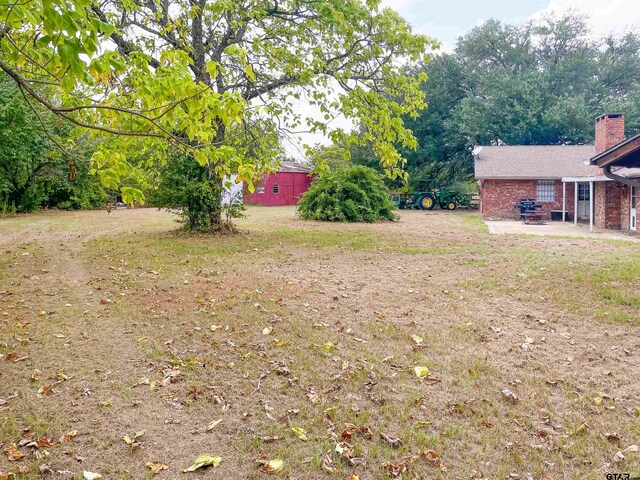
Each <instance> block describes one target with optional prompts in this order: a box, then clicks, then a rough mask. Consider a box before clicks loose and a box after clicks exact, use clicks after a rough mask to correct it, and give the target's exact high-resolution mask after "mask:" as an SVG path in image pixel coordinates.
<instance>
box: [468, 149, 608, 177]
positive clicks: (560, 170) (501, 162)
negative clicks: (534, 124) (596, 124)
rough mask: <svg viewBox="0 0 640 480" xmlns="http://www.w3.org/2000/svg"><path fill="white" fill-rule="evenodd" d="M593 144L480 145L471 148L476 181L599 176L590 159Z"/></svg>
mask: <svg viewBox="0 0 640 480" xmlns="http://www.w3.org/2000/svg"><path fill="white" fill-rule="evenodd" d="M594 154H595V147H594V146H593V145H514V146H511V145H509V146H507V145H504V146H483V147H476V148H475V149H474V164H475V176H476V178H477V179H486V178H494V179H522V180H529V179H532V180H533V179H542V180H559V179H561V178H562V177H590V176H596V175H599V174H600V170H599V169H598V167H597V166H596V165H590V164H589V160H590V159H591V157H593V156H594Z"/></svg>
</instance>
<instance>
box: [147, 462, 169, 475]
mask: <svg viewBox="0 0 640 480" xmlns="http://www.w3.org/2000/svg"><path fill="white" fill-rule="evenodd" d="M146 467H147V468H148V469H149V470H151V474H152V475H157V474H159V473H160V472H161V471H162V470H166V469H167V468H169V465H165V464H164V463H162V462H148V463H147V464H146Z"/></svg>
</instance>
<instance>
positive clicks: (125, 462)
mask: <svg viewBox="0 0 640 480" xmlns="http://www.w3.org/2000/svg"><path fill="white" fill-rule="evenodd" d="M249 213H250V216H249V218H248V219H246V220H243V221H242V222H241V228H242V229H243V230H245V231H246V232H247V233H244V234H242V235H238V236H233V237H215V238H207V237H196V238H189V237H185V236H181V235H180V236H178V235H174V234H171V233H170V230H171V229H172V228H175V224H174V223H173V219H172V217H171V216H170V215H168V214H165V213H163V212H157V211H155V210H140V211H122V212H117V215H119V216H118V217H117V219H116V217H110V216H109V217H107V216H106V213H105V212H82V214H81V215H78V214H65V213H56V214H53V215H52V214H45V215H42V216H41V217H40V216H37V215H34V216H29V217H25V218H24V219H23V218H22V217H17V218H15V219H11V220H9V221H6V220H4V221H2V222H0V229H1V231H2V233H3V247H2V248H3V250H4V255H3V256H2V258H1V259H0V353H2V354H3V355H4V356H5V358H0V399H1V400H2V401H1V402H0V414H1V415H2V420H1V424H0V426H1V428H0V443H1V444H2V445H0V447H1V448H0V450H2V449H7V448H8V447H9V446H11V445H12V444H13V443H15V444H16V448H17V451H18V452H20V453H21V454H23V455H24V457H23V458H21V459H19V460H17V461H15V462H14V461H12V462H10V461H8V456H9V455H8V454H6V453H3V454H2V455H0V472H8V471H14V472H15V471H16V470H17V468H18V467H21V468H23V469H25V472H26V470H27V469H28V473H23V474H22V475H23V477H25V478H40V473H39V469H40V468H43V469H44V470H46V471H49V470H50V471H51V472H53V473H52V474H51V476H52V478H79V476H80V475H81V474H82V471H83V470H87V471H92V472H100V473H101V474H102V475H103V476H104V478H147V477H150V475H151V474H150V469H149V468H148V467H146V466H145V465H146V464H147V463H148V462H161V463H163V464H166V465H167V466H168V469H167V470H163V471H161V473H160V474H159V478H163V477H164V478H202V477H203V476H204V477H207V478H209V477H210V478H267V476H266V474H265V473H263V471H262V470H261V463H260V462H261V461H262V462H267V461H268V460H272V459H282V460H283V461H284V467H283V471H282V473H280V476H282V477H283V478H297V479H317V478H336V479H338V478H340V479H344V478H351V476H352V475H354V474H355V475H358V476H359V478H367V479H369V478H390V477H392V476H393V475H396V474H397V475H398V476H401V477H402V478H505V477H509V476H511V477H510V478H545V477H546V478H554V479H561V478H567V479H569V478H599V477H602V476H603V475H604V473H605V472H607V471H615V472H623V471H626V472H634V471H637V470H638V468H640V460H639V459H640V456H639V455H638V453H635V452H633V451H632V450H633V449H631V450H629V451H627V452H626V453H624V456H625V459H624V460H622V461H620V462H616V461H614V457H615V456H616V454H617V452H618V451H623V450H624V449H625V448H627V447H629V446H630V445H633V444H637V443H638V442H637V438H638V433H639V432H640V425H639V423H638V422H639V420H638V416H639V415H640V404H639V402H638V398H640V385H639V384H638V381H637V378H639V375H640V367H639V364H640V358H639V357H638V352H639V351H640V342H639V341H638V328H639V327H638V326H637V325H636V324H635V323H634V322H633V319H635V318H637V317H638V314H639V308H638V306H637V305H635V304H634V302H633V298H634V297H633V296H626V297H624V298H617V297H614V298H611V299H607V297H603V296H599V294H598V292H599V290H601V289H602V288H603V287H605V286H609V287H611V286H612V285H613V286H615V287H616V288H617V289H620V290H623V291H629V292H632V291H634V289H637V288H640V285H638V278H637V277H634V276H633V275H624V274H623V273H619V274H618V273H617V272H618V270H620V268H618V269H613V270H610V269H608V266H609V265H612V262H614V261H619V259H620V258H624V259H625V260H624V262H623V265H624V267H625V268H624V270H626V271H627V272H633V271H635V270H634V269H636V268H640V258H638V254H637V252H635V251H634V250H633V246H632V245H629V244H626V245H625V244H622V245H618V244H611V243H604V242H598V241H594V240H586V239H585V240H582V239H576V240H566V239H551V238H513V237H496V236H491V235H488V234H487V233H486V232H485V231H484V229H483V228H482V225H481V222H480V221H479V219H478V217H476V216H475V215H474V214H472V213H465V212H453V213H448V212H406V213H404V214H403V216H402V219H401V220H400V221H399V222H393V223H379V224H372V225H336V224H321V223H315V222H304V221H301V220H299V219H298V218H296V217H295V215H294V212H293V210H292V209H290V208H273V209H266V208H252V209H250V211H249ZM112 215H113V213H112ZM105 218H106V220H105ZM25 222H26V223H25ZM134 232H137V233H134ZM7 238H11V239H12V240H11V241H8V240H6V239H7ZM618 265H619V264H618ZM575 292H579V298H578V299H577V302H576V301H575V298H574V297H575ZM13 352H15V353H16V354H17V356H15V355H11V354H12V353H13ZM7 358H9V359H10V360H11V361H8V360H7ZM13 360H18V361H13ZM415 367H420V368H419V369H418V370H416V369H415ZM425 368H426V369H428V371H429V373H428V374H426V375H424V376H423V378H418V377H417V373H416V372H418V373H420V374H421V375H422V374H423V373H424V372H425V370H424V369H425ZM36 370H37V371H38V372H39V373H37V372H36ZM46 387H50V389H47V388H46ZM505 390H508V391H509V392H511V393H512V394H514V395H515V397H511V396H509V395H506V394H505V393H503V391H505ZM38 392H40V394H39V393H38ZM14 395H15V396H14ZM218 420H220V422H219V423H216V422H217V421H218ZM211 425H214V426H213V427H211ZM210 427H211V428H210ZM300 429H301V430H300ZM69 432H76V434H75V435H73V436H70V437H69V438H68V439H67V440H66V441H64V442H63V443H58V442H59V440H60V439H61V438H62V437H63V436H64V435H65V433H69ZM136 432H137V433H138V434H140V433H141V432H144V434H143V435H142V436H139V437H138V438H137V439H135V437H136ZM301 432H302V433H301ZM125 435H128V437H129V439H130V440H131V439H135V441H132V442H131V443H132V445H130V444H127V442H125V441H124V440H123V437H124V436H125ZM42 438H46V439H49V440H51V441H52V443H53V442H55V443H56V444H55V445H53V446H48V445H47V444H46V443H45V442H40V443H41V445H42V446H40V447H38V446H37V445H36V446H28V445H29V441H35V440H38V439H42ZM304 438H306V440H304ZM7 451H10V450H7ZM45 452H46V453H45ZM201 453H207V454H211V455H216V456H220V457H221V458H222V462H221V463H220V465H219V466H218V467H215V468H209V470H207V471H204V473H198V472H195V473H189V474H182V473H180V471H181V470H182V469H184V468H186V467H188V466H189V465H190V464H191V462H192V461H193V460H194V459H195V458H196V457H197V456H198V455H200V454H201ZM403 471H404V473H402V472H403ZM516 475H518V476H519V477H516Z"/></svg>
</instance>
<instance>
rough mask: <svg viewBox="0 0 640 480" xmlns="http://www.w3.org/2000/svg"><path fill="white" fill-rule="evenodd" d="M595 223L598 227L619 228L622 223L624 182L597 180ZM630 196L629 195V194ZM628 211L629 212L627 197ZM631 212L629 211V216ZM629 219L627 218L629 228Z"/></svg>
mask: <svg viewBox="0 0 640 480" xmlns="http://www.w3.org/2000/svg"><path fill="white" fill-rule="evenodd" d="M594 190H595V192H594V196H593V198H594V199H595V202H594V206H593V208H594V215H593V224H594V225H595V226H596V227H597V228H610V229H616V230H619V229H620V228H621V227H622V225H623V222H622V218H621V217H622V212H623V210H624V209H623V207H622V203H623V200H622V199H623V197H624V195H622V184H621V183H618V182H595V184H594ZM627 197H628V195H627ZM627 212H629V207H628V198H627ZM628 216H629V214H628V213H627V217H628ZM628 225H629V220H627V228H628Z"/></svg>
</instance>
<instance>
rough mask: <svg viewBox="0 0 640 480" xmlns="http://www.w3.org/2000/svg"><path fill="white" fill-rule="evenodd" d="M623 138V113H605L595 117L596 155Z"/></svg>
mask: <svg viewBox="0 0 640 480" xmlns="http://www.w3.org/2000/svg"><path fill="white" fill-rule="evenodd" d="M623 140H624V115H622V114H607V115H602V116H601V117H598V118H596V141H595V144H596V155H598V154H599V153H602V152H604V151H605V150H608V149H610V148H611V147H613V146H614V145H617V144H618V143H620V142H622V141H623Z"/></svg>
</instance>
